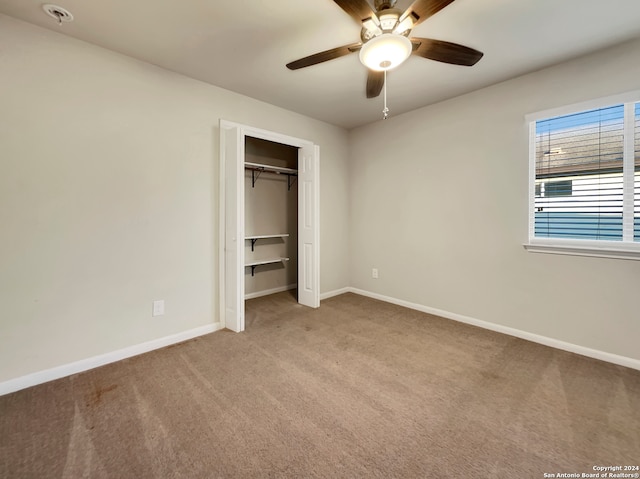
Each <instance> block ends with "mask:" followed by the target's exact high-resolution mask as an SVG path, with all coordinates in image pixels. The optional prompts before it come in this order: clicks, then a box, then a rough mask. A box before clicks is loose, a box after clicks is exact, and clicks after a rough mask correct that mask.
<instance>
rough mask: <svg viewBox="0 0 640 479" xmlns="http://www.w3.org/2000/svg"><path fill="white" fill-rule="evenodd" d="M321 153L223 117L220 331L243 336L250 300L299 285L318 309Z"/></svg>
mask: <svg viewBox="0 0 640 479" xmlns="http://www.w3.org/2000/svg"><path fill="white" fill-rule="evenodd" d="M319 181H320V148H319V147H318V145H316V144H314V143H313V142H311V141H308V140H303V139H300V138H295V137H292V136H287V135H283V134H281V133H277V132H271V131H268V130H263V129H260V128H255V127H252V126H248V125H242V124H239V123H235V122H231V121H228V120H223V119H220V215H219V220H220V241H219V244H218V246H219V258H220V262H219V265H220V281H219V295H218V299H219V303H220V304H219V306H220V319H221V322H222V325H223V327H225V328H227V329H230V330H231V331H236V332H240V331H244V328H245V299H247V298H254V297H257V296H262V295H267V294H272V293H276V292H279V291H285V290H287V289H290V288H291V289H293V288H295V293H296V296H297V297H296V299H297V302H298V303H299V304H301V305H303V306H308V307H310V308H318V307H319V306H320V185H319Z"/></svg>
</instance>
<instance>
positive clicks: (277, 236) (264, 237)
mask: <svg viewBox="0 0 640 479" xmlns="http://www.w3.org/2000/svg"><path fill="white" fill-rule="evenodd" d="M287 236H289V233H282V234H279V235H254V236H245V238H244V239H246V240H254V239H267V238H286V237H287Z"/></svg>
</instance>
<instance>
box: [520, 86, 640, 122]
mask: <svg viewBox="0 0 640 479" xmlns="http://www.w3.org/2000/svg"><path fill="white" fill-rule="evenodd" d="M637 101H640V90H633V91H629V92H625V93H620V94H618V95H611V96H606V97H602V98H596V99H594V100H587V101H583V102H580V103H574V104H572V105H565V106H559V107H557V108H550V109H549V110H543V111H537V112H534V113H529V114H527V115H525V119H526V121H527V122H528V123H529V122H536V121H538V120H544V119H547V118H554V117H556V116H564V115H571V114H572V113H578V112H581V111H588V110H596V109H598V108H605V107H608V106H612V105H619V104H621V103H631V102H637Z"/></svg>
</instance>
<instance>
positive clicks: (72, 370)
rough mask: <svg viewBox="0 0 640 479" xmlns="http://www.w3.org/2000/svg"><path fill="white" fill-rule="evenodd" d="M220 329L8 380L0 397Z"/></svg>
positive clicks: (218, 326)
mask: <svg viewBox="0 0 640 479" xmlns="http://www.w3.org/2000/svg"><path fill="white" fill-rule="evenodd" d="M220 329H222V324H221V323H214V324H208V325H206V326H201V327H199V328H194V329H190V330H188V331H183V332H182V333H177V334H172V335H171V336H165V337H164V338H159V339H154V340H152V341H147V342H146V343H141V344H136V345H135V346H129V347H127V348H124V349H119V350H117V351H113V352H110V353H106V354H101V355H99V356H93V357H91V358H87V359H82V360H80V361H76V362H74V363H70V364H63V365H62V366H57V367H55V368H51V369H46V370H44V371H38V372H37V373H33V374H27V375H26V376H22V377H19V378H15V379H10V380H9V381H5V382H2V383H0V396H2V395H4V394H9V393H12V392H15V391H19V390H21V389H25V388H28V387H31V386H36V385H38V384H42V383H46V382H48V381H53V380H54V379H60V378H63V377H66V376H70V375H72V374H76V373H81V372H83V371H88V370H89V369H93V368H97V367H99V366H104V365H105V364H109V363H114V362H116V361H120V360H122V359H127V358H130V357H133V356H137V355H138V354H143V353H148V352H149V351H153V350H154V349H160V348H164V347H166V346H170V345H172V344H176V343H181V342H183V341H187V340H189V339H193V338H196V337H198V336H203V335H205V334H209V333H213V332H215V331H218V330H220Z"/></svg>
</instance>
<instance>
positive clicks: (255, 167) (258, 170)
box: [244, 161, 298, 190]
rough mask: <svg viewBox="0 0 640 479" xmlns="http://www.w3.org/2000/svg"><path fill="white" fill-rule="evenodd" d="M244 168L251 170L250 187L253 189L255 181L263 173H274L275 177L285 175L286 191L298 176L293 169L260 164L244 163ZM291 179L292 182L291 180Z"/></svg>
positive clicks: (296, 171)
mask: <svg viewBox="0 0 640 479" xmlns="http://www.w3.org/2000/svg"><path fill="white" fill-rule="evenodd" d="M244 168H245V169H246V170H251V187H252V188H255V186H256V181H257V180H258V178H260V175H261V174H262V173H263V172H265V171H266V172H269V173H275V174H276V175H285V176H286V177H287V190H291V186H292V185H293V184H294V183H295V181H296V178H297V176H298V170H294V169H293V168H283V167H281V166H272V165H264V164H262V163H251V162H249V161H245V162H244ZM292 178H293V180H292Z"/></svg>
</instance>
